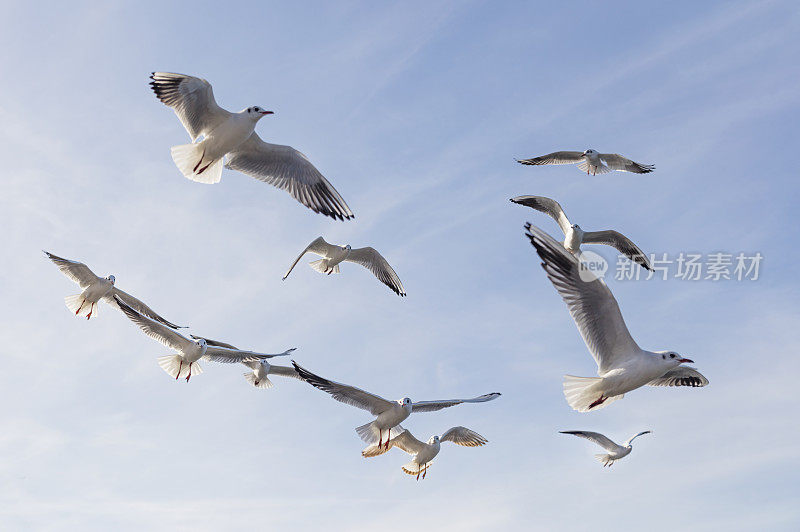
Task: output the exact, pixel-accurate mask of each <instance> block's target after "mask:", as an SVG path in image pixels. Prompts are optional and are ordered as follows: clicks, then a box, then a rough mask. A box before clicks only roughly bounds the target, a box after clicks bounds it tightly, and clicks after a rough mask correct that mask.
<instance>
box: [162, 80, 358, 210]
mask: <svg viewBox="0 0 800 532" xmlns="http://www.w3.org/2000/svg"><path fill="white" fill-rule="evenodd" d="M150 79H151V80H152V81H151V82H150V86H151V87H152V89H153V92H155V93H156V96H157V97H158V99H159V100H161V102H163V103H164V104H165V105H167V106H168V107H172V109H173V110H174V111H175V114H176V115H178V118H179V119H180V121H181V123H182V124H183V127H185V128H186V131H188V132H189V136H190V137H191V138H192V143H193V144H184V145H181V146H173V147H172V148H171V153H172V160H173V161H174V162H175V165H176V166H177V167H178V169H179V170H180V171H181V173H182V174H183V175H184V176H186V177H187V178H189V179H191V180H192V181H198V182H200V183H218V182H219V181H220V179H222V166H223V158H224V159H225V167H226V168H229V169H231V170H238V171H240V172H243V173H245V174H247V175H249V176H250V177H254V178H256V179H258V180H259V181H264V182H265V183H269V184H270V185H274V186H276V187H278V188H280V189H283V190H285V191H286V192H288V193H289V194H291V195H292V197H293V198H294V199H296V200H297V201H299V202H300V203H302V204H303V205H305V206H306V207H308V208H309V209H311V210H312V211H314V212H316V213H320V214H324V215H325V216H330V217H331V218H335V219H338V220H349V219H350V218H353V212H352V211H351V210H350V207H348V206H347V203H345V201H344V199H342V197H341V196H340V195H339V193H338V192H337V191H336V189H335V188H333V186H332V185H331V184H330V183H329V182H328V180H327V179H325V177H324V176H323V175H322V174H321V173H320V172H319V170H317V169H316V168H315V167H314V165H313V164H311V162H310V161H309V160H308V157H306V156H305V155H303V154H302V153H300V152H299V151H297V150H295V149H294V148H292V147H291V146H281V145H279V144H269V143H267V142H264V141H263V140H261V138H260V137H259V136H258V135H257V134H256V133H255V127H256V123H257V122H258V121H259V120H261V119H262V118H264V117H265V116H267V115H271V114H273V112H272V111H265V110H264V109H262V108H261V107H258V106H255V107H248V108H246V109H243V110H241V111H239V112H238V113H231V112H229V111H226V110H225V109H223V108H222V107H220V106H219V105H217V102H216V101H215V100H214V92H213V90H212V89H211V84H210V83H209V82H208V81H206V80H204V79H200V78H196V77H194V76H186V75H184V74H173V73H170V72H153V74H152V75H151V76H150ZM201 136H202V137H203V140H202V141H200V142H198V139H199V138H200V137H201Z"/></svg>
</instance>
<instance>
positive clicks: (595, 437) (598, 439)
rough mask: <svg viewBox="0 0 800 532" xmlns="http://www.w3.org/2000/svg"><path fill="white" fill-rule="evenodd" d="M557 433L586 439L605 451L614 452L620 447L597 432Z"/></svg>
mask: <svg viewBox="0 0 800 532" xmlns="http://www.w3.org/2000/svg"><path fill="white" fill-rule="evenodd" d="M559 432H560V433H561V434H572V435H573V436H578V437H579V438H586V439H587V440H589V441H592V442H594V443H596V444H597V445H599V446H600V447H602V448H603V449H605V450H606V451H616V450H617V449H619V447H620V446H619V445H617V444H616V443H614V442H613V441H611V440H609V439H608V438H606V437H605V436H603V435H602V434H600V433H599V432H589V431H585V430H561V431H559Z"/></svg>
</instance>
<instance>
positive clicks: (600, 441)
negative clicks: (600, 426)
mask: <svg viewBox="0 0 800 532" xmlns="http://www.w3.org/2000/svg"><path fill="white" fill-rule="evenodd" d="M560 432H561V434H572V435H573V436H578V437H579V438H586V439H587V440H589V441H591V442H594V443H596V444H597V445H599V446H600V447H602V448H603V449H605V450H606V451H608V452H607V453H600V454H596V455H594V457H595V458H597V460H599V461H600V463H602V464H603V467H606V466H608V467H611V466H612V465H613V464H614V462H616V461H617V460H619V459H620V458H624V457H626V456H628V455H629V454H631V451H632V450H633V447H631V442H633V440H635V439H636V438H638V437H639V436H641V435H642V434H650V433H651V432H652V431H649V430H645V431H643V432H640V433H639V434H637V435H636V436H634V437H632V438H631V439H629V440H628V441H626V442H625V443H623V444H622V445H617V444H616V443H614V442H613V441H611V440H610V439H609V438H607V437H605V436H603V435H602V434H600V433H599V432H589V431H586V430H562V431H560Z"/></svg>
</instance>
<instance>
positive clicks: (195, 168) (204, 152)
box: [192, 150, 206, 173]
mask: <svg viewBox="0 0 800 532" xmlns="http://www.w3.org/2000/svg"><path fill="white" fill-rule="evenodd" d="M205 156H206V150H203V155H201V156H200V160H199V161H197V164H196V165H194V168H192V172H197V167H198V166H200V163H202V162H203V157H205ZM203 170H205V168H204V169H203ZM203 170H200V172H202V171H203ZM198 173H199V172H198Z"/></svg>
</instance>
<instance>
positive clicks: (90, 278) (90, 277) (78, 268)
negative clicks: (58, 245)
mask: <svg viewBox="0 0 800 532" xmlns="http://www.w3.org/2000/svg"><path fill="white" fill-rule="evenodd" d="M44 254H45V255H47V258H48V259H50V260H51V261H53V263H54V264H55V265H56V266H58V269H59V270H61V272H62V273H63V274H64V275H66V276H67V277H69V278H70V279H72V280H73V281H75V282H76V283H78V285H80V287H81V288H87V287H88V286H90V285H92V284H94V283H96V282H97V281H99V280H100V278H99V277H98V276H97V275H95V274H94V273H93V272H92V270H90V269H89V267H88V266H87V265H85V264H84V263H82V262H75V261H74V260H69V259H62V258H61V257H58V256H56V255H53V254H52V253H50V252H48V251H45V252H44Z"/></svg>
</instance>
